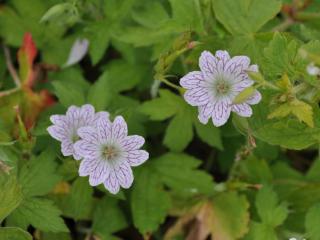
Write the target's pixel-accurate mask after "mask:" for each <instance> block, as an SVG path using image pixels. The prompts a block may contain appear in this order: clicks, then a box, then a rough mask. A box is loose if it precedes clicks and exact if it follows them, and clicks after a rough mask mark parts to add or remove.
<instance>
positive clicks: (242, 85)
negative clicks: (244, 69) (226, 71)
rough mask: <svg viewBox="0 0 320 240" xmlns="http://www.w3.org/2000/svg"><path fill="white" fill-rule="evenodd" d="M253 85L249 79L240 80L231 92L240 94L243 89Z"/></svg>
mask: <svg viewBox="0 0 320 240" xmlns="http://www.w3.org/2000/svg"><path fill="white" fill-rule="evenodd" d="M253 84H254V81H252V80H251V79H249V78H243V79H242V80H240V81H238V82H236V83H234V84H233V86H232V91H233V92H238V93H239V92H242V91H243V90H244V89H245V88H247V87H250V86H252V85H253Z"/></svg>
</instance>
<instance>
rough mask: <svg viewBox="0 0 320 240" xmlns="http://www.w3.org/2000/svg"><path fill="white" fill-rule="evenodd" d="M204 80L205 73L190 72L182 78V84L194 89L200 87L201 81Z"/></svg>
mask: <svg viewBox="0 0 320 240" xmlns="http://www.w3.org/2000/svg"><path fill="white" fill-rule="evenodd" d="M203 81H204V78H203V74H202V72H200V71H193V72H189V73H188V74H187V75H185V76H184V77H183V78H181V79H180V85H181V86H182V87H184V88H186V89H193V88H197V87H200V85H201V82H203Z"/></svg>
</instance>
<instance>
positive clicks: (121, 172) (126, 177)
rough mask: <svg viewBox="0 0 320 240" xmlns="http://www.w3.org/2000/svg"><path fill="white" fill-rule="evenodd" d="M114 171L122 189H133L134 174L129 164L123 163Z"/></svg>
mask: <svg viewBox="0 0 320 240" xmlns="http://www.w3.org/2000/svg"><path fill="white" fill-rule="evenodd" d="M114 171H115V174H116V176H117V179H118V182H119V184H120V186H121V187H123V188H129V187H131V185H132V183H133V173H132V170H131V168H130V165H129V164H128V163H126V162H123V163H122V164H121V165H119V166H118V167H117V168H116V169H114Z"/></svg>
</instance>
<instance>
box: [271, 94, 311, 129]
mask: <svg viewBox="0 0 320 240" xmlns="http://www.w3.org/2000/svg"><path fill="white" fill-rule="evenodd" d="M289 114H293V115H294V116H296V117H297V118H298V119H299V121H302V122H304V123H306V124H307V125H308V126H309V127H314V122H313V110H312V107H311V106H310V105H309V104H307V103H305V102H303V101H300V100H298V99H295V100H293V101H291V102H289V103H285V104H282V105H280V106H279V107H278V108H276V109H275V110H274V111H273V112H272V113H271V114H269V115H268V118H269V119H271V118H283V117H286V116H288V115H289Z"/></svg>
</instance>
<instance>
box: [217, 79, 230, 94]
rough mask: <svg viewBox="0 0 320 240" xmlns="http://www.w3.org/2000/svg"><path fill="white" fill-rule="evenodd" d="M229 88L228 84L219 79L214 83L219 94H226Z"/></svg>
mask: <svg viewBox="0 0 320 240" xmlns="http://www.w3.org/2000/svg"><path fill="white" fill-rule="evenodd" d="M229 89H230V86H229V84H227V83H226V82H224V81H219V82H218V83H217V85H216V90H217V92H218V93H219V94H226V93H227V92H228V91H229Z"/></svg>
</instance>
